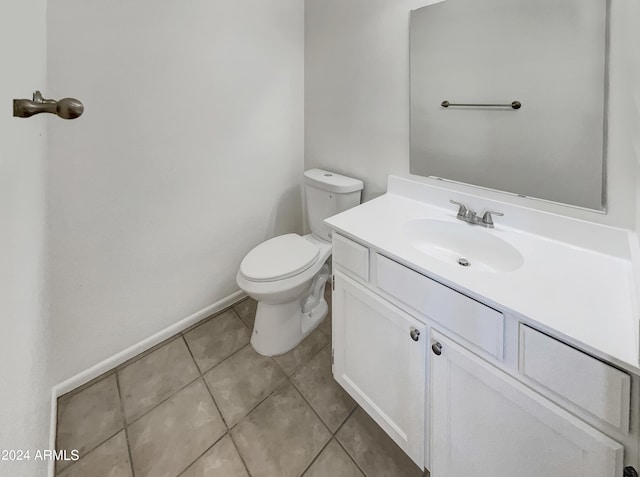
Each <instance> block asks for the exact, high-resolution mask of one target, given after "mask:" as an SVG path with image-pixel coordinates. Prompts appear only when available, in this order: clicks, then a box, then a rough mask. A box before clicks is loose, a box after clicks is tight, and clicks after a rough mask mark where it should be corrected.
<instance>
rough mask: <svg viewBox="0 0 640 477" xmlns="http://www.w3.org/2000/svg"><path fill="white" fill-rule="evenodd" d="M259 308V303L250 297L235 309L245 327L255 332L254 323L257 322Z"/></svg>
mask: <svg viewBox="0 0 640 477" xmlns="http://www.w3.org/2000/svg"><path fill="white" fill-rule="evenodd" d="M257 308H258V302H257V301H255V300H254V299H253V298H251V297H249V298H247V299H246V300H242V301H241V302H240V303H238V304H237V305H235V306H234V307H233V309H234V310H235V311H236V313H237V314H238V315H239V316H240V319H241V320H242V321H243V322H244V324H245V325H247V326H248V327H249V329H250V330H253V323H254V322H255V321H256V309H257Z"/></svg>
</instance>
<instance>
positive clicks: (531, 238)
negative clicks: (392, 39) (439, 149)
mask: <svg viewBox="0 0 640 477" xmlns="http://www.w3.org/2000/svg"><path fill="white" fill-rule="evenodd" d="M406 186H409V187H406ZM424 187H427V188H426V189H425V188H424ZM424 187H423V185H421V184H416V183H415V181H410V180H408V179H403V178H394V177H391V178H390V187H389V193H387V194H385V195H383V196H381V197H378V198H377V199H374V200H371V201H369V202H366V203H364V204H362V205H360V206H358V207H356V208H353V209H350V210H348V211H346V212H343V213H341V214H339V215H336V216H334V217H331V218H329V219H327V220H326V222H327V223H328V224H329V225H330V226H331V227H332V228H334V229H335V230H337V231H338V232H340V233H343V234H346V235H347V236H351V237H353V238H354V239H356V240H358V241H360V242H362V243H365V244H366V245H369V246H371V247H374V248H376V249H378V250H380V251H381V252H383V253H384V254H385V255H387V256H389V257H390V258H393V259H395V260H397V261H399V262H401V263H403V264H405V265H407V266H409V267H410V268H413V269H414V270H416V271H419V272H422V273H424V274H425V275H428V276H429V277H431V278H434V279H435V280H438V281H440V282H442V283H444V284H447V285H450V286H451V287H453V288H456V289H458V290H460V291H461V292H463V293H466V294H469V295H471V296H473V297H476V298H478V299H479V300H480V301H483V302H484V303H486V304H488V305H490V306H493V307H495V308H497V309H499V310H501V311H504V312H511V313H513V314H515V315H520V316H521V317H524V318H527V319H528V320H529V321H531V322H535V323H537V324H538V325H539V327H540V328H542V329H543V331H544V330H545V329H546V330H548V331H552V332H555V334H556V335H558V336H561V337H563V338H565V339H566V340H568V341H569V342H573V343H575V344H576V345H579V346H580V347H582V348H584V349H585V350H587V351H591V352H593V353H595V354H597V355H599V356H601V357H602V358H604V359H607V360H609V361H611V362H613V363H614V364H618V365H619V366H621V367H624V368H626V369H628V370H630V371H632V372H634V373H638V374H640V363H639V357H640V353H639V350H638V318H637V310H636V308H637V295H636V285H635V282H634V276H633V267H632V261H631V256H632V254H633V253H636V252H637V251H634V250H632V248H633V247H634V243H635V244H636V246H637V240H635V242H633V240H632V239H635V238H634V237H633V236H632V235H631V232H630V231H627V230H623V229H616V228H612V227H606V226H601V225H598V224H594V223H590V222H585V221H580V220H576V219H571V218H565V217H562V216H558V215H555V214H548V213H545V212H540V211H533V210H531V209H527V208H524V207H520V206H514V205H512V204H500V203H496V201H490V200H484V199H482V200H480V202H481V203H482V202H484V203H486V204H488V207H490V208H492V209H494V208H495V209H494V210H500V211H503V212H505V217H497V218H496V219H495V224H496V225H495V228H494V229H490V230H489V229H484V228H480V227H479V228H480V229H481V230H485V231H488V232H489V233H491V234H493V235H495V236H497V237H499V238H501V239H503V240H504V241H506V242H508V243H510V244H511V245H513V246H514V247H515V248H516V249H518V250H519V251H520V252H521V253H522V255H523V257H524V263H523V265H522V266H521V267H520V268H518V269H517V270H515V271H512V272H487V271H481V270H474V269H473V267H471V268H463V267H457V266H455V265H452V264H449V263H445V262H443V261H441V260H438V259H436V258H432V257H430V256H429V255H426V254H424V253H422V252H420V251H419V250H417V249H416V248H414V247H413V246H412V245H411V243H410V242H409V241H408V240H407V238H406V235H403V233H402V228H403V225H404V224H405V223H407V222H408V221H410V220H414V219H421V218H435V219H440V220H451V221H456V220H457V219H456V212H457V209H456V207H455V206H453V205H450V204H449V203H448V199H449V198H451V199H455V200H461V201H465V200H466V201H468V200H472V199H473V197H472V196H469V195H467V194H461V193H457V192H451V191H447V190H446V189H444V188H438V187H434V186H424ZM412 188H413V189H415V190H413V192H411V189H412ZM445 199H446V200H445ZM466 203H467V202H466ZM498 207H501V208H498ZM509 216H510V217H511V219H509V218H508V217H509ZM514 224H516V225H518V227H517V228H516V227H514V226H513V225H514ZM522 225H529V227H528V230H527V231H525V230H523V228H524V227H522ZM470 227H478V226H471V225H470ZM532 229H533V230H535V233H532V232H531V230H532ZM574 239H575V240H574ZM568 240H571V241H568ZM575 242H580V243H578V244H576V243H575ZM632 242H633V243H632Z"/></svg>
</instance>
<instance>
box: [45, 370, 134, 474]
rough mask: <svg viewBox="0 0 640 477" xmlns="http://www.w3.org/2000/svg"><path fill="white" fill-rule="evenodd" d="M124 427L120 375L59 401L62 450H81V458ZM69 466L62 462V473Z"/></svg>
mask: <svg viewBox="0 0 640 477" xmlns="http://www.w3.org/2000/svg"><path fill="white" fill-rule="evenodd" d="M123 427H124V420H123V418H122V411H121V409H120V396H119V394H118V385H117V383H116V375H115V374H111V375H109V376H108V377H106V378H105V379H103V380H102V381H98V382H97V383H95V384H93V385H91V386H90V387H88V388H86V389H83V390H82V391H80V392H79V393H77V394H73V395H71V396H70V397H68V398H62V399H60V400H59V401H58V436H57V448H58V450H68V451H71V450H74V449H76V450H78V451H79V453H80V457H82V456H84V455H85V454H87V452H88V451H90V450H92V449H93V448H95V447H97V446H98V445H99V444H101V443H103V442H104V441H106V440H107V439H108V438H109V437H111V436H113V435H114V434H116V433H117V432H118V431H119V430H121V429H122V428H123ZM68 465H69V463H68V462H64V461H60V462H59V463H58V465H57V468H58V470H62V469H64V468H65V467H68Z"/></svg>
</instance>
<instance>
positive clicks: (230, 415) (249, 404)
mask: <svg viewBox="0 0 640 477" xmlns="http://www.w3.org/2000/svg"><path fill="white" fill-rule="evenodd" d="M204 379H205V382H206V383H207V385H208V386H209V389H210V390H211V394H213V398H214V399H215V401H216V404H217V405H218V407H219V408H220V412H221V413H222V416H223V417H224V419H225V422H226V423H227V426H229V427H231V426H234V425H235V424H237V423H238V421H239V420H240V419H241V418H242V417H244V416H245V415H247V414H248V413H249V411H251V410H252V409H253V408H254V407H255V406H256V405H257V404H258V403H259V402H260V401H262V400H263V399H264V398H265V397H267V396H268V395H269V393H271V392H272V391H273V390H274V389H276V387H278V385H280V384H281V383H282V382H283V381H284V380H285V379H286V377H285V375H284V373H283V372H282V371H281V370H280V368H279V367H278V366H277V365H276V364H275V363H274V362H273V360H272V359H271V358H266V357H264V356H261V355H259V354H258V353H256V352H255V351H254V350H253V348H252V347H251V346H250V345H248V346H245V347H244V348H243V349H242V350H240V351H238V352H237V353H236V354H234V355H233V356H231V357H230V358H229V359H227V360H226V361H224V362H223V363H221V364H219V365H218V366H216V367H215V368H213V369H212V370H211V371H209V372H208V373H207V374H206V375H205V376H204Z"/></svg>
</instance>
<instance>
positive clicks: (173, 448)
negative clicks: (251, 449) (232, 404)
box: [128, 380, 226, 477]
mask: <svg viewBox="0 0 640 477" xmlns="http://www.w3.org/2000/svg"><path fill="white" fill-rule="evenodd" d="M128 431H129V443H130V445H131V458H132V459H133V469H134V472H135V475H136V477H175V476H176V475H178V474H179V473H180V472H182V471H183V470H184V469H186V468H187V466H189V465H190V464H191V463H192V462H194V461H195V460H196V459H197V458H198V457H199V456H200V455H202V453H203V452H205V451H206V450H207V449H208V448H209V447H210V446H211V445H213V443H214V442H216V441H217V440H218V439H219V438H220V437H222V436H223V435H224V433H225V432H226V427H225V425H224V423H223V422H222V418H221V417H220V414H219V413H218V410H217V409H216V407H215V404H214V403H213V399H211V395H210V394H209V392H208V391H207V388H206V386H205V384H204V382H203V381H202V380H198V381H196V382H195V383H193V384H190V385H189V386H187V387H186V388H184V389H182V390H181V391H178V392H177V393H176V394H175V395H173V396H172V397H171V398H169V399H168V400H167V401H165V402H163V403H162V404H160V405H159V406H158V407H156V408H155V409H153V410H151V411H150V412H149V413H148V414H145V415H144V416H142V417H141V418H140V419H138V420H137V421H136V422H134V423H133V424H132V425H131V426H129V428H128Z"/></svg>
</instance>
